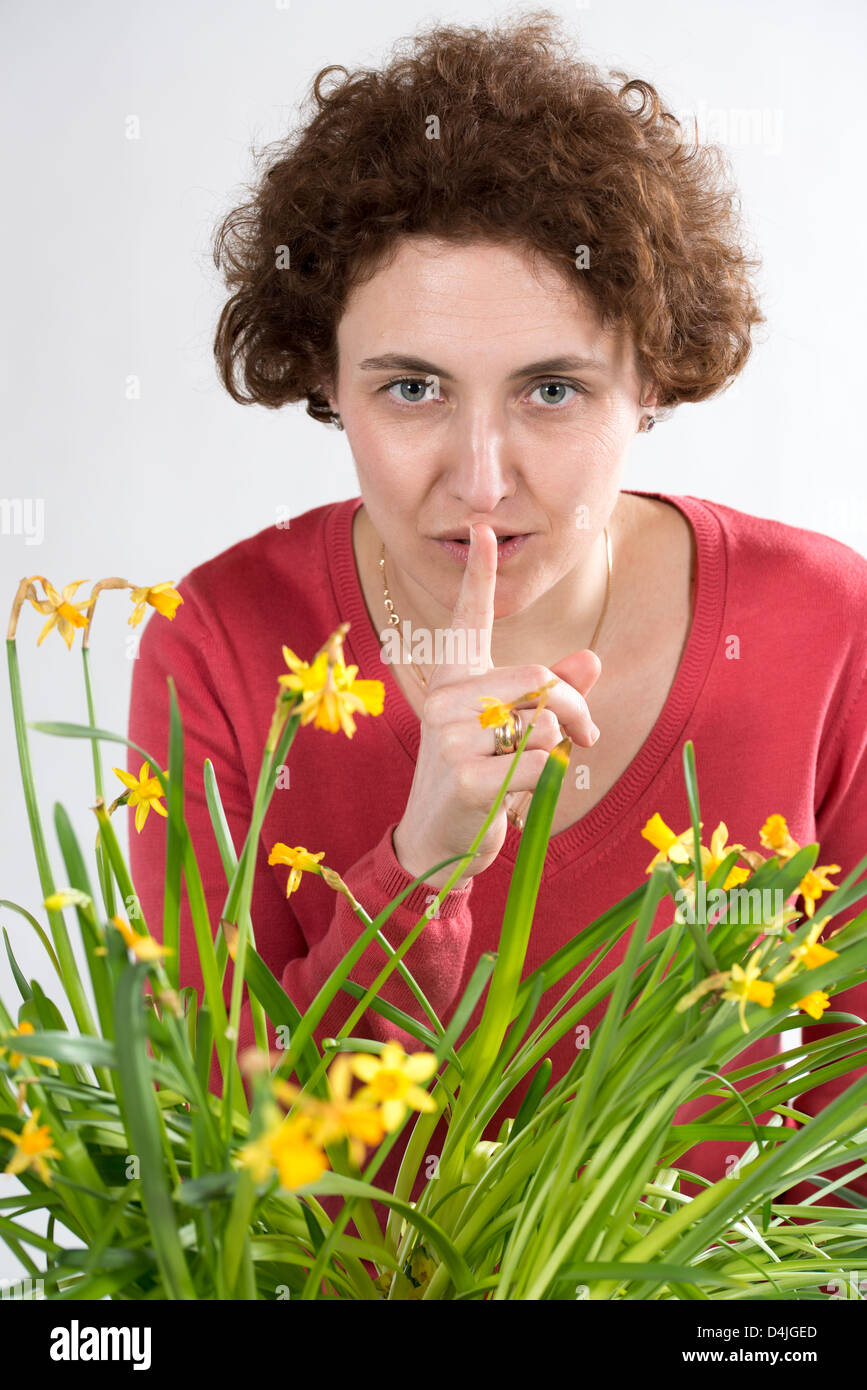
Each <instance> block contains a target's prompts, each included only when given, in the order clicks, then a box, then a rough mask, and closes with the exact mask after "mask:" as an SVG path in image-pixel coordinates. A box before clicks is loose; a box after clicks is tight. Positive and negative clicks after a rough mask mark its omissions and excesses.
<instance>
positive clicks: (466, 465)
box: [443, 403, 517, 516]
mask: <svg viewBox="0 0 867 1390" xmlns="http://www.w3.org/2000/svg"><path fill="white" fill-rule="evenodd" d="M446 434H447V438H445V439H444V440H443V446H444V457H445V460H446V462H445V471H446V473H447V478H448V481H447V490H448V493H449V496H450V497H454V498H455V499H456V501H458V502H459V503H460V504H461V506H462V507H463V508H464V509H465V510H467V511H469V512H471V513H472V514H473V515H479V516H491V515H493V513H494V511H495V510H496V508H497V506H498V505H499V503H500V502H501V501H502V499H503V498H505V497H511V496H513V495H514V493H515V491H516V487H517V483H516V475H515V468H514V459H513V458H512V455H511V452H510V448H509V443H508V439H507V435H506V429H505V425H504V422H503V418H502V414H501V412H500V411H499V410H498V409H497V407H496V406H495V405H493V404H487V405H486V404H484V403H478V404H476V405H473V406H469V405H468V406H466V407H458V408H457V409H456V410H455V413H454V415H453V417H452V419H451V420H450V422H449V429H448V430H447V432H446Z"/></svg>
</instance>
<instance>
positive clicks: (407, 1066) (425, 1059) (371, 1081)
mask: <svg viewBox="0 0 867 1390" xmlns="http://www.w3.org/2000/svg"><path fill="white" fill-rule="evenodd" d="M436 1068H437V1060H436V1057H434V1055H433V1053H432V1052H411V1053H409V1054H407V1053H406V1052H404V1050H403V1048H402V1047H401V1045H400V1043H398V1042H387V1043H386V1044H385V1046H384V1047H383V1049H382V1052H381V1054H380V1055H379V1056H378V1057H377V1056H375V1055H374V1054H373V1053H369V1052H368V1053H358V1054H356V1055H355V1056H353V1058H352V1070H353V1072H354V1074H355V1075H356V1076H357V1077H358V1078H359V1080H360V1081H364V1082H366V1083H367V1084H366V1085H365V1086H363V1087H362V1089H361V1090H360V1091H359V1092H358V1095H357V1097H356V1099H357V1100H358V1101H361V1102H364V1101H370V1102H371V1104H374V1105H379V1107H380V1109H381V1111H382V1121H383V1124H384V1125H385V1128H386V1130H387V1131H388V1133H389V1134H390V1133H391V1131H392V1130H393V1129H396V1128H397V1126H398V1125H399V1124H400V1122H401V1120H402V1119H403V1117H404V1115H405V1113H406V1107H407V1106H409V1107H410V1109H412V1110H425V1111H432V1110H435V1109H436V1101H435V1100H434V1098H433V1096H432V1095H429V1094H428V1092H427V1091H423V1090H422V1089H421V1087H420V1086H418V1085H416V1082H418V1081H428V1080H430V1078H431V1077H432V1076H433V1074H434V1072H435V1071H436Z"/></svg>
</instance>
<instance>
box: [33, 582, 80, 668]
mask: <svg viewBox="0 0 867 1390" xmlns="http://www.w3.org/2000/svg"><path fill="white" fill-rule="evenodd" d="M33 578H34V579H38V580H39V581H40V583H41V585H42V587H43V589H44V590H45V595H46V597H45V598H37V597H36V593H35V590H34V589H33V585H32V584H29V585H28V587H27V598H28V599H29V600H30V602H31V603H32V604H33V607H34V608H35V609H36V611H37V613H50V615H51V616H50V617H49V619H48V622H47V623H46V624H45V626H44V627H43V629H42V631H41V632H40V634H39V636H38V638H37V639H36V645H37V647H38V646H39V645H40V644H41V643H42V641H43V640H44V639H45V638H46V637H47V636H48V633H49V632H50V631H51V629H52V628H53V627H54V626H55V625H56V627H57V631H58V632H59V633H60V635H61V637H62V638H63V640H64V642H65V643H66V646H67V649H68V650H71V648H72V639H73V637H74V636H75V629H76V628H77V627H87V623H88V613H87V610H88V609H89V608H90V606H91V604H92V603H93V599H92V598H89V599H85V600H84V601H83V602H79V603H73V602H72V595H73V594H74V593H75V591H76V589H80V588H81V585H82V584H84V583H85V581H84V580H83V579H77V580H76V581H75V583H74V584H67V585H66V587H65V588H64V589H63V591H62V592H61V593H58V592H57V590H56V589H55V587H54V585H53V584H49V582H48V580H47V579H43V577H42V575H41V574H34V576H33Z"/></svg>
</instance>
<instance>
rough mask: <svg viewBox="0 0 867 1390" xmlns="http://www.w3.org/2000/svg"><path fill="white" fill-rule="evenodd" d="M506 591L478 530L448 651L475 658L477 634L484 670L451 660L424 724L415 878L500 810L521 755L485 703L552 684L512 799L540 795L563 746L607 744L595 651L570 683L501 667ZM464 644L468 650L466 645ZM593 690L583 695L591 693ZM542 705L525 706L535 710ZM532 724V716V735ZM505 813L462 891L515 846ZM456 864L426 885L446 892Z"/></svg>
mask: <svg viewBox="0 0 867 1390" xmlns="http://www.w3.org/2000/svg"><path fill="white" fill-rule="evenodd" d="M496 583H497V540H496V536H495V535H494V532H493V530H492V529H491V527H490V526H487V525H484V524H480V525H478V526H476V527H474V528H473V532H471V539H470V549H469V555H468V557H467V566H466V571H465V573H464V577H463V582H462V584H461V589H460V593H459V594H458V598H457V602H456V604H455V607H454V611H453V613H452V622H451V631H452V633H453V634H455V636H454V640H453V641H452V645H451V646H450V647H448V646H447V648H446V650H447V651H450V652H451V653H452V654H454V655H456V656H460V655H463V656H467V655H468V652H469V647H468V643H469V640H470V634H473V633H475V634H477V635H478V638H479V646H478V648H477V650H478V651H479V655H480V660H479V663H478V664H470V663H469V662H467V661H463V662H459V661H455V662H449V663H447V664H443V665H440V666H437V667H435V668H434V672H433V675H432V676H431V678H430V680H429V682H428V695H427V699H426V700H425V704H424V709H423V711H422V719H421V742H420V746H419V754H418V759H417V761H416V767H415V775H414V777H413V781H412V787H411V788H410V793H409V799H408V801H407V804H406V810H405V811H404V813H403V816H402V817H401V820H400V822H399V823H398V825H397V826H396V827H395V830H394V834H393V837H392V838H393V843H394V852H395V855H396V857H397V860H398V862H399V863H400V864H401V865H402V867H403V868H404V869H405V870H406V872H407V873H409V874H412V876H413V878H417V877H419V876H420V875H421V874H423V873H425V871H426V870H427V869H429V868H430V867H431V865H433V864H436V863H438V862H439V861H440V860H441V859H447V858H449V857H450V856H452V855H457V854H462V853H466V851H467V850H468V849H469V847H470V845H471V844H472V842H473V839H474V838H475V836H476V835H477V834H478V832H479V828H480V826H481V825H482V822H483V821H484V819H485V817H486V816H487V814H488V812H489V811H490V809H491V806H492V805H493V803H494V800H495V798H496V795H497V792H498V791H499V789H500V787H501V786H502V783H503V779H504V778H505V776H506V773H507V772H508V769H509V762H510V760H511V759H514V758H515V756H516V755H515V754H514V753H512V754H499V755H497V754H495V751H494V730H493V729H492V728H482V726H481V724H480V723H479V715H480V714H481V713H482V712H483V709H484V706H483V705H482V704H481V703H480V696H483V695H491V696H493V697H494V698H496V699H498V700H502V701H503V702H504V703H509V702H510V701H512V700H518V699H519V697H520V696H521V695H523V694H526V693H527V692H528V691H533V690H538V689H539V688H540V687H541V686H543V685H545V684H546V683H547V682H548V681H551V680H556V684H555V685H554V686H553V687H552V689H550V690H549V691H548V692H547V705H546V707H545V708H544V709H543V710H541V711H540V712H539V714H538V715H537V717H536V720H535V723H534V725H533V729H532V731H531V733H530V736H529V738H528V739H527V743H526V746H525V748H524V751H523V753H522V754H521V758H520V761H519V763H518V766H517V768H516V769H515V773H514V776H513V777H512V780H511V782H510V783H509V795H511V793H512V792H517V793H521V792H528V791H529V792H532V791H533V790H534V789H535V787H536V783H537V782H538V780H539V777H540V776H541V773H542V769H543V767H544V766H545V763H546V762H547V760H548V755H549V753H550V752H551V750H552V749H553V748H555V747H556V746H557V744H558V743H559V742H560V741H561V739H562V738H563V733H561V730H560V725H562V726H563V731H564V732H565V733H566V735H567V736H568V737H569V738H570V739H572V741H573V742H574V743H579V744H583V745H584V746H585V747H590V746H591V745H592V744H593V743H595V742H596V739H597V738H598V736H599V734H598V730H596V729H595V726H594V724H593V721H592V719H591V718H590V711H589V710H588V708H587V703H586V701H585V699H584V694H585V693H586V692H587V691H589V690H590V688H591V686H592V685H593V684H594V683H595V682H596V680H597V679H598V677H599V674H600V672H601V670H602V663H601V662H600V660H599V658H598V657H597V656H596V655H595V653H594V652H591V651H590V650H589V649H586V648H585V649H583V650H579V651H578V652H573V653H572V654H571V655H570V656H568V657H566V658H564V660H563V662H558V663H557V664H558V666H562V667H563V668H564V670H563V675H564V676H565V677H566V679H565V680H562V679H559V678H558V677H557V676H556V673H555V670H549V668H548V667H547V666H532V665H528V666H503V667H495V666H493V664H492V662H491V629H492V626H493V621H494V592H495V588H496ZM459 634H464V635H463V636H460V635H459ZM462 644H466V645H463V646H462ZM582 692H583V693H582ZM536 703H537V702H536V700H535V699H534V700H527V701H523V702H521V703H519V704H518V705H517V706H516V708H518V709H522V710H523V709H528V710H530V711H532V710H533V709H535V706H536ZM528 722H529V720H528V716H527V715H526V714H525V715H524V716H523V723H524V727H525V728H526V726H527V724H528ZM507 800H508V797H506V798H504V801H503V805H502V806H501V807H500V809H499V811H498V813H497V815H496V816H495V818H494V820H493V821H492V822H491V824H490V826H489V828H488V831H487V833H486V834H485V836H484V838H483V840H482V841H481V843H480V845H479V847H478V851H477V853H476V855H475V857H474V858H473V859H472V860H471V861H470V862H469V864H468V865H467V867H466V869H465V870H464V872H463V874H462V876H461V878H459V879H458V880H457V881H456V882H455V883H454V884H453V888H455V889H459V888H464V887H466V885H467V884H468V883H469V882H470V880H471V879H472V878H473V877H474V875H475V874H479V873H481V872H482V871H483V870H484V869H486V868H488V866H489V865H490V864H491V863H492V862H493V861H494V859H496V857H497V855H498V854H499V852H500V849H501V848H502V845H503V841H504V839H505V838H506V827H507V821H506V810H507V806H506V801H507ZM454 870H455V865H454V864H452V865H450V866H449V867H447V868H446V869H441V870H440V872H439V873H438V874H432V875H431V876H430V877H428V878H426V879H425V882H426V883H430V884H431V886H432V887H434V888H437V889H439V888H441V887H442V886H443V884H445V883H446V882H447V881H448V879H449V878H450V876H451V875H452V874H453V873H454Z"/></svg>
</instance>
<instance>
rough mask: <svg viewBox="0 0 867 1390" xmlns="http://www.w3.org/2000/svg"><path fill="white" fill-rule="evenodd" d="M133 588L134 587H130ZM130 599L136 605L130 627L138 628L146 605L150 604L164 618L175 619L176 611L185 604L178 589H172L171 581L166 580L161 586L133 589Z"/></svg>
mask: <svg viewBox="0 0 867 1390" xmlns="http://www.w3.org/2000/svg"><path fill="white" fill-rule="evenodd" d="M130 588H132V586H130ZM130 598H131V599H132V601H133V603H134V604H135V608H134V609H133V611H132V614H131V615H130V619H129V626H130V627H137V626H138V624H139V623H140V622H141V620H142V617H143V616H144V611H145V605H146V604H148V603H149V604H150V605H151V607H152V608H155V609H156V610H157V612H158V613H162V615H163V617H164V618H169V619H171V618H174V616H175V609H176V608H177V607H178V605H179V604H181V603H183V601H184V600H183V599H182V598H181V596H180V594H179V593H178V591H177V589H174V588H172V582H171V580H170V579H164V580H162V582H161V583H159V584H151V585H150V587H148V586H147V585H146V586H145V587H144V588H142V589H132V592H131V594H130Z"/></svg>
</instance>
